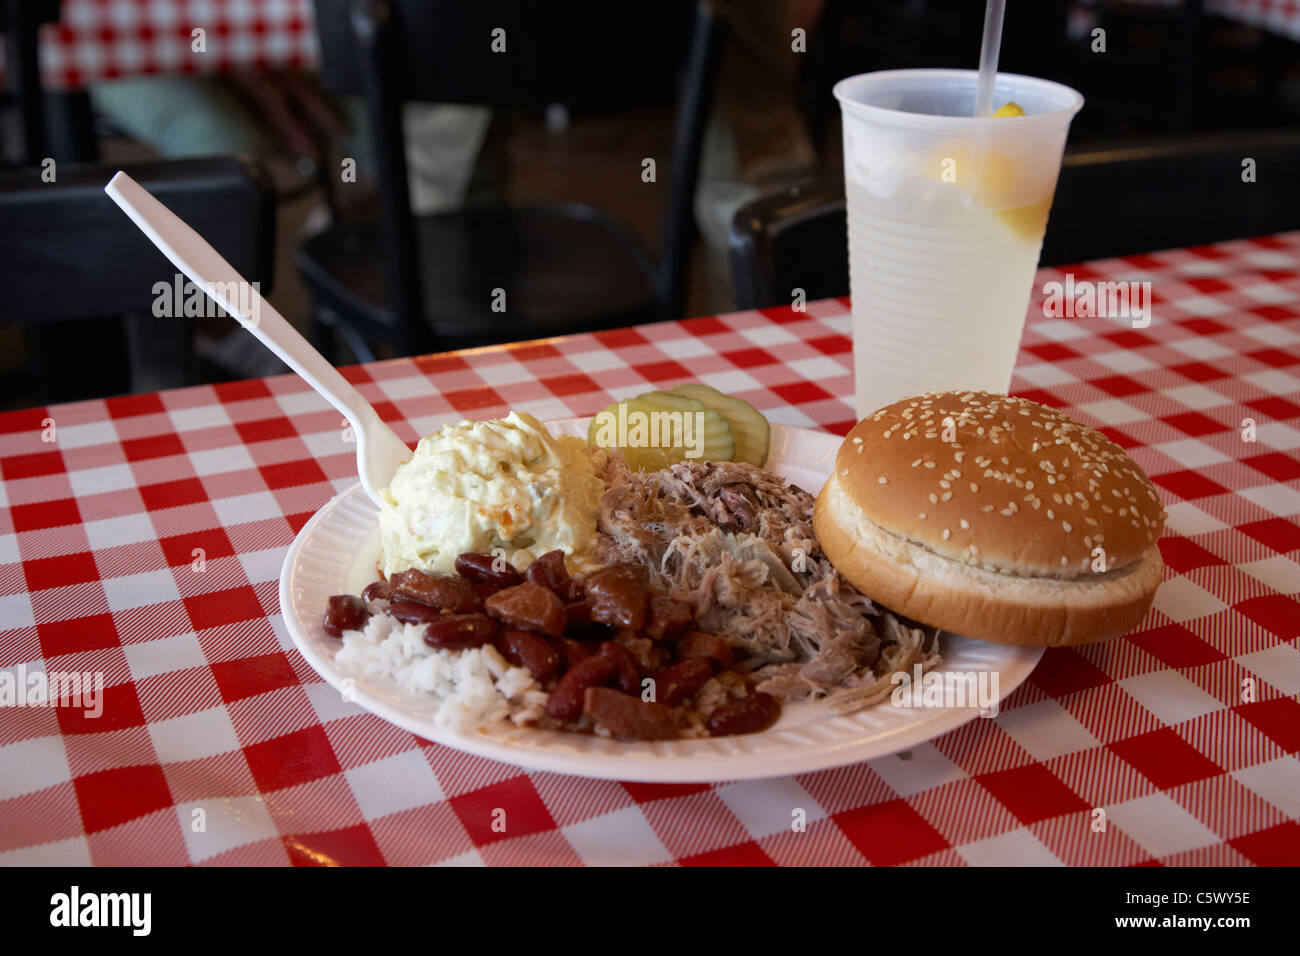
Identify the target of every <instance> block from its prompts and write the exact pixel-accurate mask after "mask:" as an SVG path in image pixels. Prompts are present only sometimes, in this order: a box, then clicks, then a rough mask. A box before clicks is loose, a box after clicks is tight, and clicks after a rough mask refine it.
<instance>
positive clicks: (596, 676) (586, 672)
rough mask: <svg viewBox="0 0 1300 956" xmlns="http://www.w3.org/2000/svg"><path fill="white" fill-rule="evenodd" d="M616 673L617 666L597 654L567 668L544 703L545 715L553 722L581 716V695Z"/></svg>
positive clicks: (575, 718)
mask: <svg viewBox="0 0 1300 956" xmlns="http://www.w3.org/2000/svg"><path fill="white" fill-rule="evenodd" d="M616 673H618V665H617V664H615V663H614V662H613V661H612V660H610V659H609V658H608V657H601V656H600V655H599V654H596V655H593V656H592V657H588V658H587V659H586V660H585V661H582V662H581V663H579V664H576V665H574V666H573V667H571V668H569V669H568V670H567V671H566V672H565V674H564V676H563V677H561V678H560V681H559V683H558V684H556V685H555V690H553V691H551V696H550V698H549V699H548V700H547V701H546V713H547V715H548V716H550V717H552V718H553V719H555V720H563V721H571V720H577V719H578V718H579V717H580V716H582V702H583V694H584V693H585V692H586V690H587V688H588V687H598V686H599V685H601V684H603V683H605V681H607V680H609V679H610V678H611V677H613V676H614V675H615V674H616Z"/></svg>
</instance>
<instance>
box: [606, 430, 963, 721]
mask: <svg viewBox="0 0 1300 956" xmlns="http://www.w3.org/2000/svg"><path fill="white" fill-rule="evenodd" d="M605 477H606V481H607V483H608V487H607V490H606V491H605V495H604V498H603V500H602V502H601V508H600V532H601V541H600V546H599V553H598V556H599V559H600V560H601V561H602V562H603V563H610V564H612V563H618V562H635V563H638V564H643V565H645V566H646V567H648V568H649V570H650V584H651V587H652V588H654V589H655V590H656V591H660V592H662V593H665V594H668V595H670V596H671V597H674V598H677V599H678V600H681V601H685V602H687V603H689V604H690V605H691V606H692V608H693V609H694V611H695V616H696V620H697V622H698V626H699V627H700V629H702V630H705V631H709V632H711V633H714V634H717V635H719V636H720V637H722V638H723V640H725V641H726V642H727V643H728V644H730V645H731V646H732V647H736V648H742V649H743V650H744V651H745V652H747V653H748V654H749V655H750V656H749V657H748V659H747V661H746V664H747V665H748V666H750V667H752V669H753V676H754V678H755V680H757V681H758V689H759V690H761V691H764V692H766V693H769V694H773V695H774V696H778V697H781V698H783V699H785V700H799V699H808V698H825V699H826V702H827V703H828V704H830V705H831V706H832V707H834V708H835V709H836V710H837V711H840V712H842V713H847V712H849V711H852V710H857V709H859V708H862V707H866V706H869V705H871V704H874V703H876V702H878V701H880V700H882V699H883V698H885V697H888V696H889V694H890V692H891V691H892V689H893V685H892V684H891V682H890V675H891V674H893V673H894V672H895V671H898V670H910V669H911V668H912V667H913V665H915V664H920V665H921V667H922V669H928V668H929V667H932V666H934V665H935V664H937V663H938V662H939V653H938V641H937V639H936V633H935V632H934V631H932V630H930V631H927V630H922V629H920V628H917V627H915V626H912V625H910V623H908V622H905V621H903V620H902V619H900V618H899V617H898V616H896V615H894V614H893V613H891V612H890V611H888V610H885V609H883V608H879V607H877V606H875V605H874V604H873V603H872V602H871V601H870V600H869V599H868V598H867V597H866V596H864V595H863V594H861V593H859V592H858V591H857V590H856V589H855V588H854V587H853V586H852V585H850V584H849V583H848V582H847V581H845V580H844V579H843V578H842V577H841V576H840V574H839V573H838V572H837V571H836V570H835V568H834V566H833V565H832V564H831V563H830V561H829V560H828V559H827V558H826V556H825V555H824V554H823V553H822V551H821V548H820V547H819V546H818V544H817V540H816V538H815V537H814V535H813V529H812V511H813V496H812V495H810V494H808V492H806V491H804V490H803V489H801V488H799V487H798V486H796V485H792V484H790V483H789V482H787V481H786V480H785V479H784V478H781V477H780V476H779V475H775V474H773V473H771V472H768V471H764V470H762V469H761V468H756V467H755V466H753V465H749V464H744V463H736V462H713V461H707V462H699V461H688V462H682V463H681V464H677V465H674V466H672V467H671V468H668V469H664V470H662V471H655V472H640V471H635V472H634V471H630V470H629V469H628V468H627V467H626V465H625V464H624V463H623V461H622V457H621V456H619V455H615V456H613V457H612V458H611V460H610V463H609V466H608V468H607V470H606V475H605Z"/></svg>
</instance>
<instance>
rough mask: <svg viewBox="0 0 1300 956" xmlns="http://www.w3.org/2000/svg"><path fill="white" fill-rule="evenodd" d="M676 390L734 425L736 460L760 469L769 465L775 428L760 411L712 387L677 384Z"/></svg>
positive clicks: (742, 400)
mask: <svg viewBox="0 0 1300 956" xmlns="http://www.w3.org/2000/svg"><path fill="white" fill-rule="evenodd" d="M673 391H674V392H676V393H677V394H679V395H685V396H686V397H687V398H694V399H696V400H697V401H701V402H703V403H704V404H705V405H708V406H709V407H710V408H712V409H713V410H714V411H716V412H719V413H721V414H722V416H723V417H725V418H726V419H727V423H728V424H730V425H731V437H732V439H733V440H734V441H735V443H736V457H735V458H734V459H733V460H734V461H747V462H749V463H750V464H751V465H758V466H759V467H760V468H762V467H763V465H765V464H767V454H768V449H769V447H770V446H771V441H772V426H771V425H769V424H768V422H767V419H766V418H764V417H763V413H762V412H760V411H759V410H758V409H757V408H755V407H754V406H753V405H751V404H749V402H747V401H745V400H744V399H743V398H736V397H735V396H734V395H728V394H727V393H726V392H720V391H718V390H717V389H716V388H714V387H712V386H711V385H701V384H697V383H688V384H686V385H678V386H677V387H676V388H674V389H673Z"/></svg>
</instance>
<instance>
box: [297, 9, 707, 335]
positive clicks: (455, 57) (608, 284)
mask: <svg viewBox="0 0 1300 956" xmlns="http://www.w3.org/2000/svg"><path fill="white" fill-rule="evenodd" d="M672 6H673V5H671V4H666V5H663V6H661V7H659V8H656V9H658V10H659V16H660V17H661V18H662V17H664V16H667V15H668V14H669V11H670V8H671V7H672ZM695 10H696V13H695V18H694V27H693V33H692V35H691V42H690V48H689V55H688V59H687V63H686V76H685V81H684V85H683V90H682V95H681V98H680V100H679V103H678V113H677V119H676V130H675V137H674V143H673V147H672V156H671V171H670V170H669V169H668V168H666V167H668V166H669V163H667V162H665V161H664V160H665V159H666V157H663V156H660V157H658V159H657V166H658V169H657V171H656V172H657V177H656V178H657V181H658V182H659V183H660V184H663V183H664V181H665V179H666V178H669V177H670V178H669V189H668V192H667V198H666V202H665V208H664V219H663V231H662V237H663V238H662V246H661V251H660V255H659V258H658V261H657V262H656V261H655V260H653V259H652V258H651V257H650V255H649V254H648V253H647V252H646V251H645V250H644V249H643V248H642V247H641V245H640V244H639V243H638V242H637V241H636V239H635V238H634V237H633V236H632V234H631V233H630V232H629V231H628V230H627V229H625V228H624V227H623V226H622V225H621V224H619V223H618V222H617V221H615V220H614V219H613V218H611V217H610V216H608V215H606V214H605V213H603V212H601V211H599V210H597V209H594V208H591V207H589V206H583V205H578V204H576V203H546V204H531V205H509V206H477V207H468V208H465V209H462V210H457V211H454V212H447V213H441V214H437V215H428V216H419V217H416V216H414V215H413V214H412V213H411V208H410V201H409V196H408V190H407V170H406V161H405V156H404V150H403V131H402V121H401V107H402V104H403V103H405V102H407V101H421V102H435V103H462V104H477V105H489V106H492V107H493V108H496V109H500V110H506V111H509V110H515V109H533V110H535V109H540V108H541V107H543V106H545V105H546V104H547V103H552V102H568V101H570V99H571V98H572V97H573V96H575V95H578V96H579V97H581V91H582V87H583V82H582V81H583V70H582V66H583V65H584V64H585V63H586V62H588V59H589V58H590V57H593V56H606V57H611V58H614V59H617V58H618V57H620V56H624V57H627V58H632V59H636V58H638V57H639V58H641V59H645V58H646V57H648V56H650V55H652V54H654V53H655V52H656V51H653V50H646V49H644V42H643V38H641V39H639V38H638V37H637V36H636V35H635V34H630V33H628V32H620V31H617V30H615V29H613V25H612V24H611V20H614V22H617V19H616V14H617V13H618V9H617V8H612V7H611V6H610V5H608V4H593V3H590V2H585V3H573V2H572V0H570V2H566V3H557V4H554V5H552V4H546V5H533V4H525V3H522V2H514V3H511V2H505V3H503V2H496V3H476V4H466V3H461V2H458V0H387V2H385V0H316V20H317V30H318V33H319V35H320V42H321V54H322V56H321V59H322V72H323V76H324V80H325V83H326V85H327V86H329V87H330V88H331V89H334V90H336V91H339V92H351V93H357V92H359V93H361V94H362V95H363V96H364V98H365V101H366V108H367V114H368V121H369V125H370V133H371V139H372V141H373V144H374V149H375V154H376V161H377V167H378V168H377V177H376V178H377V180H378V183H379V189H380V213H381V215H380V221H379V222H371V223H340V224H338V225H335V226H333V227H331V228H330V229H327V230H326V231H325V232H323V233H320V234H318V235H316V236H314V237H311V238H309V239H307V240H306V241H305V242H304V243H303V244H302V245H301V247H300V248H299V250H298V255H297V261H298V266H299V269H300V271H301V273H302V276H303V278H304V280H305V281H306V283H307V284H308V286H309V287H310V288H311V290H312V294H313V297H314V299H315V304H316V308H315V314H314V317H313V325H314V329H315V335H314V338H315V340H316V344H317V345H318V347H320V348H322V350H325V351H326V354H329V350H332V347H333V344H334V337H335V334H336V333H337V335H338V337H339V338H341V339H343V341H344V342H345V343H346V344H347V346H348V347H349V349H350V350H351V351H352V352H353V354H354V355H356V357H357V358H359V359H361V360H369V359H371V358H372V357H373V354H374V353H373V349H374V348H375V346H377V345H381V344H382V345H384V346H387V347H388V348H390V349H392V350H393V351H395V352H397V353H398V354H413V353H418V352H427V351H435V350H440V349H448V348H457V347H465V346H469V345H478V344H485V343H489V342H503V341H514V340H520V339H530V338H538V337H544V336H549V335H557V334H565V333H570V332H579V331H590V330H595V329H601V328H610V327H616V326H623V325H631V324H637V323H641V322H647V321H654V320H658V319H665V318H673V317H678V316H679V315H680V314H681V312H682V308H683V302H684V297H685V294H684V290H685V283H686V277H687V267H688V264H689V253H690V241H691V238H692V230H693V218H692V200H693V196H694V193H695V185H696V179H697V175H698V165H699V157H700V150H701V143H702V138H703V132H704V126H705V122H706V120H707V117H708V112H709V106H710V102H711V100H712V90H713V82H714V75H715V72H716V61H717V56H718V49H719V42H720V36H721V33H720V24H719V22H718V21H717V20H716V19H715V17H714V14H713V11H712V8H711V7H710V5H709V4H707V3H705V2H699V3H698V4H697V5H696V7H695ZM574 23H581V24H584V25H585V26H584V27H583V29H584V30H585V31H587V32H589V31H590V29H591V28H592V26H593V25H595V26H597V27H602V28H603V29H604V31H605V36H606V38H607V40H608V44H607V45H606V46H610V45H612V46H610V48H609V49H606V48H605V47H602V46H601V45H599V44H588V45H587V46H586V48H585V49H582V48H578V49H575V48H574V47H575V46H576V44H574V43H573V42H572V40H571V39H570V38H568V37H566V30H567V29H569V27H570V26H572V25H573V24H574ZM496 29H501V30H504V31H505V32H504V37H505V41H506V44H507V47H506V49H507V52H505V53H494V52H493V51H492V50H491V48H490V40H491V38H492V36H493V31H494V30H496ZM602 51H603V52H602ZM586 85H588V86H591V87H592V88H594V89H596V90H598V89H599V83H592V82H590V78H589V82H588V83H587V84H586ZM600 98H601V97H600V96H599V95H598V94H597V95H596V96H594V97H592V96H591V95H588V96H587V99H588V100H589V101H591V100H593V99H594V100H596V101H598V100H600ZM604 105H608V104H604ZM639 174H640V169H639V168H636V169H631V170H629V188H633V186H632V184H634V183H635V184H636V185H640V182H639V181H638V179H636V178H634V177H639ZM646 188H655V187H651V186H647V187H646ZM659 188H663V187H662V185H661V186H660V187H659ZM495 290H503V291H504V293H505V310H504V311H501V310H500V309H499V308H498V309H496V310H495V311H494V308H493V306H494V304H496V303H498V302H499V296H498V295H497V293H496V291H495Z"/></svg>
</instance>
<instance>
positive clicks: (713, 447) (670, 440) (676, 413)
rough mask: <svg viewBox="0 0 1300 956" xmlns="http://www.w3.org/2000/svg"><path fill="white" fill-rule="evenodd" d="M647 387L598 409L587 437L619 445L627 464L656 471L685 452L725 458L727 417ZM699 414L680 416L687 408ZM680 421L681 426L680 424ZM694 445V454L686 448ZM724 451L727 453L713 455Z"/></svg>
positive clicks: (590, 440)
mask: <svg viewBox="0 0 1300 956" xmlns="http://www.w3.org/2000/svg"><path fill="white" fill-rule="evenodd" d="M664 394H666V393H660V392H649V393H647V394H645V395H638V396H637V397H636V398H628V399H624V400H623V401H621V402H615V403H614V404H612V405H610V406H609V407H608V408H606V409H604V410H603V411H601V412H598V413H597V414H596V416H595V417H594V418H593V419H592V420H591V424H590V425H589V426H588V428H587V443H588V444H589V445H595V446H597V447H599V448H618V449H619V450H620V451H622V452H623V457H624V459H625V460H626V461H627V464H628V467H629V468H639V469H641V470H643V471H658V470H659V469H661V468H667V467H668V466H669V465H674V464H676V463H677V462H679V461H683V460H685V459H687V458H688V457H698V458H699V459H702V460H703V459H710V458H712V459H713V460H720V461H730V460H731V459H730V456H731V453H732V451H733V450H734V445H733V443H732V440H731V427H730V426H729V425H728V424H727V420H726V419H725V418H723V417H722V416H721V415H719V414H718V413H717V412H714V411H712V410H711V409H709V408H708V407H707V406H706V405H704V404H703V403H702V402H695V401H692V400H690V399H686V398H684V397H683V396H680V395H674V396H670V397H669V399H668V400H667V401H661V400H660V398H661V396H662V395H664ZM695 412H698V413H700V414H702V415H703V419H702V425H703V428H702V429H701V428H699V427H697V426H698V425H699V424H700V423H701V420H700V419H696V418H693V417H692V418H691V419H690V421H689V423H687V422H686V421H685V418H686V416H687V415H688V414H690V413H695ZM684 426H685V427H684ZM697 450H698V451H699V452H700V454H699V455H698V456H694V455H688V453H691V452H695V451H697ZM721 454H725V455H726V456H727V457H726V458H719V457H718V456H719V455H721Z"/></svg>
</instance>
